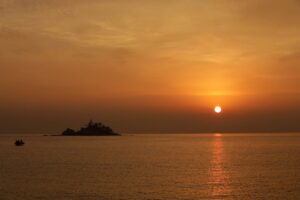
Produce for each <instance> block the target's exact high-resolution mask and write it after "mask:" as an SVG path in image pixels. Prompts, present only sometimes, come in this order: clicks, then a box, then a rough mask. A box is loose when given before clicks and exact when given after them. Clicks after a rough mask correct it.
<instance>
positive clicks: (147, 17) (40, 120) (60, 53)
mask: <svg viewBox="0 0 300 200" xmlns="http://www.w3.org/2000/svg"><path fill="white" fill-rule="evenodd" d="M0 44H1V45H0V110H1V113H0V125H1V126H0V132H57V131H60V130H61V129H64V128H65V127H66V126H71V127H79V126H80V125H81V124H82V123H85V122H86V121H88V120H89V119H91V118H93V119H94V120H96V121H97V120H99V121H102V122H103V123H107V124H108V125H111V126H112V127H113V128H115V129H117V130H119V131H121V132H152V131H155V132H173V131H176V132H185V131H187V132H198V131H199V132H207V131H211V132H214V131H219V132H222V131H224V132H231V131H283V130H300V123H298V121H297V119H299V117H300V101H299V100H300V91H299V88H300V1H299V0H285V1H282V0H272V1H271V0H264V1H259V0H244V1H236V0H226V1H225V0H203V1H198V0H187V1H181V0H160V1H153V0H144V1H140V0H111V1H104V0H72V1H70V0H43V1H40V0H27V1H26V2H25V1H13V0H3V1H1V2H0ZM216 104H219V105H221V106H223V109H224V112H223V114H222V116H215V115H214V113H213V112H212V111H213V107H214V106H215V105H216ZM16 124H17V125H16Z"/></svg>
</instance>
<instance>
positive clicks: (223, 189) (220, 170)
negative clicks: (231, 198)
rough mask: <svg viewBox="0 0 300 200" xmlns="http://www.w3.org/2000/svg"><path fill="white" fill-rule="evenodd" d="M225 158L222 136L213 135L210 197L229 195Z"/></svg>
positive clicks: (228, 179) (228, 177) (228, 178)
mask: <svg viewBox="0 0 300 200" xmlns="http://www.w3.org/2000/svg"><path fill="white" fill-rule="evenodd" d="M225 157H226V155H225V154H224V148H223V137H222V134H219V133H217V134H214V138H213V152H212V160H211V164H210V165H211V166H210V171H209V185H210V186H211V193H210V196H211V197H217V198H224V197H226V196H228V195H230V194H231V189H230V185H229V183H230V176H229V174H228V172H227V171H226V166H225Z"/></svg>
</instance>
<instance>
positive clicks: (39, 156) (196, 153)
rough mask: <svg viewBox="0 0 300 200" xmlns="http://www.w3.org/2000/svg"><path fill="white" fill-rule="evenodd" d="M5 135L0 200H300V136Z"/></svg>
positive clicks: (0, 142)
mask: <svg viewBox="0 0 300 200" xmlns="http://www.w3.org/2000/svg"><path fill="white" fill-rule="evenodd" d="M16 138H17V137H16V136H0V199H1V200H2V199H3V200H6V199H8V200H10V199H22V200H23V199H24V200H27V199H30V200H31V199H33V200H35V199H49V200H50V199H51V200H53V199H72V200H76V199H87V200H89V199H128V200H129V199H130V200H131V199H138V200H142V199H157V200H159V199H251V200H252V199H300V134H225V135H220V134H210V135H203V134H164V135H163V134H161V135H154V134H151V135H146V134H145V135H138V134H136V135H125V136H121V137H43V136H22V138H23V139H24V140H25V142H26V145H25V146H23V147H16V146H14V144H13V143H14V141H15V139H16Z"/></svg>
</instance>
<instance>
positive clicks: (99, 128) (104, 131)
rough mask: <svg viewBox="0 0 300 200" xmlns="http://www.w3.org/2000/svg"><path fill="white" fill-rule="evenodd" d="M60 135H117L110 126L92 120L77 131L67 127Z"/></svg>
mask: <svg viewBox="0 0 300 200" xmlns="http://www.w3.org/2000/svg"><path fill="white" fill-rule="evenodd" d="M61 135H62V136H119V135H120V134H118V133H115V132H114V131H113V130H112V129H111V128H110V127H108V126H105V125H103V124H102V123H94V122H93V121H92V120H91V121H90V122H89V123H88V124H87V125H86V127H82V128H81V129H80V130H79V131H74V130H73V129H70V128H67V129H66V130H65V131H64V132H62V134H61Z"/></svg>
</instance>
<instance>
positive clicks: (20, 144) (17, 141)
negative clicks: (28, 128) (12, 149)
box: [15, 140, 25, 146]
mask: <svg viewBox="0 0 300 200" xmlns="http://www.w3.org/2000/svg"><path fill="white" fill-rule="evenodd" d="M24 144H25V142H23V140H16V141H15V145H16V146H23V145H24Z"/></svg>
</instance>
